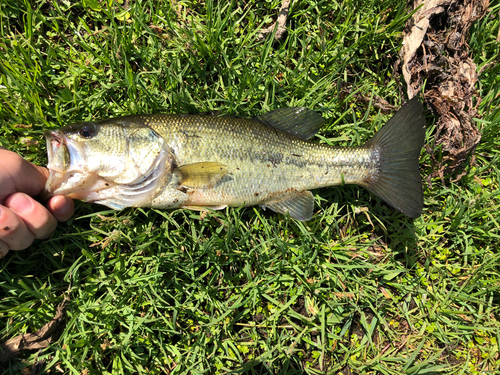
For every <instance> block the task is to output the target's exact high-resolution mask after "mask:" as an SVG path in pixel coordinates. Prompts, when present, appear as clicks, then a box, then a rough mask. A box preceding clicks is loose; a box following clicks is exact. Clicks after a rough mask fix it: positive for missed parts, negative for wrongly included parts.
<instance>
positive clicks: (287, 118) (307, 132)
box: [256, 107, 325, 140]
mask: <svg viewBox="0 0 500 375" xmlns="http://www.w3.org/2000/svg"><path fill="white" fill-rule="evenodd" d="M256 119H257V120H258V121H260V122H262V123H263V124H266V125H269V126H271V127H273V128H275V129H279V130H282V131H284V132H287V133H290V134H293V135H295V136H297V137H299V138H301V139H304V140H307V139H309V138H311V137H313V136H314V135H315V134H316V133H317V132H318V130H319V129H320V128H321V127H322V126H323V123H324V122H325V120H324V119H323V117H321V116H320V115H318V114H317V113H316V112H314V111H311V110H310V109H308V108H304V107H292V108H281V109H276V110H274V111H271V112H267V113H264V114H262V115H258V116H257V117H256Z"/></svg>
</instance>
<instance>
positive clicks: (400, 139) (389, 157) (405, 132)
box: [365, 97, 425, 218]
mask: <svg viewBox="0 0 500 375" xmlns="http://www.w3.org/2000/svg"><path fill="white" fill-rule="evenodd" d="M422 112H423V107H422V103H420V101H419V99H418V98H417V97H415V98H413V99H412V100H410V101H409V102H408V103H406V104H405V105H404V106H403V107H401V109H400V110H399V111H398V112H396V114H395V115H394V116H393V117H392V118H391V119H390V120H389V121H388V122H387V124H385V125H384V126H383V127H382V129H381V130H380V131H379V132H378V133H377V134H375V136H374V137H373V138H372V139H371V140H369V141H368V142H367V143H366V145H365V147H370V148H372V149H373V150H377V151H378V154H379V166H378V170H377V173H376V174H375V175H374V177H373V178H371V179H370V181H367V185H366V187H367V189H368V190H370V191H371V192H372V193H374V194H375V195H377V196H378V197H380V198H382V199H383V200H384V201H386V202H387V203H388V204H390V205H391V206H392V207H394V208H396V209H397V210H399V211H401V212H402V213H404V214H405V215H406V216H409V217H411V218H416V217H419V216H420V215H421V214H422V208H423V204H424V203H423V200H424V198H423V190H422V178H421V176H420V171H419V156H420V151H421V149H422V147H423V145H424V138H425V119H424V116H423V114H422Z"/></svg>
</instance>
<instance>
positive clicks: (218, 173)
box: [174, 161, 228, 189]
mask: <svg viewBox="0 0 500 375" xmlns="http://www.w3.org/2000/svg"><path fill="white" fill-rule="evenodd" d="M174 173H176V174H178V175H180V176H179V177H180V184H181V185H182V186H186V187H191V188H195V189H202V188H208V187H212V186H213V185H215V183H217V182H218V181H219V180H220V179H221V178H222V177H224V176H225V175H227V173H228V170H227V166H226V165H224V164H221V163H216V162H211V161H205V162H201V163H193V164H186V165H183V166H181V167H179V168H177V169H176V170H175V171H174Z"/></svg>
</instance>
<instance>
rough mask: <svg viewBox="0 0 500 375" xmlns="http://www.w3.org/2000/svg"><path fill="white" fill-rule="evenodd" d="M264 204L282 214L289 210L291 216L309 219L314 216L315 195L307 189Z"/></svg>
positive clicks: (303, 219) (298, 218)
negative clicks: (290, 196)
mask: <svg viewBox="0 0 500 375" xmlns="http://www.w3.org/2000/svg"><path fill="white" fill-rule="evenodd" d="M264 206H265V207H266V208H269V209H271V210H273V211H274V212H278V213H280V214H286V213H287V212H288V213H289V214H290V217H292V218H294V219H297V220H300V221H307V220H311V218H312V214H313V208H314V196H313V195H312V193H311V192H310V191H308V190H306V191H303V192H302V193H300V194H298V195H295V196H293V197H292V198H288V199H283V200H280V201H275V202H271V203H266V204H265V205H264Z"/></svg>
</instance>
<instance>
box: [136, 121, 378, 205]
mask: <svg viewBox="0 0 500 375" xmlns="http://www.w3.org/2000/svg"><path fill="white" fill-rule="evenodd" d="M130 121H132V122H137V123H141V122H143V123H144V124H146V125H147V126H149V127H151V128H152V129H154V130H155V131H156V132H158V134H160V135H161V136H162V137H163V138H164V139H165V140H166V142H167V144H168V145H169V146H170V147H171V149H172V150H173V154H174V159H175V160H176V161H177V163H178V164H179V165H185V164H191V163H198V162H204V161H210V162H219V163H222V164H225V165H227V166H228V170H229V176H228V177H227V178H225V179H223V180H222V181H221V182H220V183H219V184H218V185H217V186H215V187H212V188H209V189H199V190H198V191H197V192H195V193H193V194H192V195H191V198H190V199H189V201H188V202H187V203H186V204H188V205H194V206H197V205H213V206H219V205H228V206H234V207H237V206H242V205H247V206H250V205H255V204H262V203H265V202H266V201H268V200H269V199H273V198H274V197H275V196H279V197H280V198H281V199H282V198H283V196H285V195H287V194H288V195H290V196H293V195H296V194H297V192H300V191H304V190H310V189H316V188H320V187H325V186H331V185H340V184H342V180H343V181H344V183H345V184H359V185H363V184H364V182H363V181H364V180H366V179H367V178H369V177H370V176H372V175H373V174H374V173H376V172H377V170H376V168H375V167H376V163H377V161H376V156H375V155H374V153H375V152H374V150H372V149H366V148H362V147H354V148H339V147H332V146H326V145H318V144H315V143H311V142H307V141H304V140H301V139H299V138H297V137H295V136H293V135H291V134H289V133H286V132H284V131H281V130H278V129H273V128H270V127H268V126H265V125H264V124H262V123H260V122H258V121H256V120H248V119H238V118H231V117H218V116H213V115H205V116H198V115H188V116H186V115H152V116H137V117H133V118H130ZM291 186H293V191H291V192H289V193H287V191H288V190H290V187H291Z"/></svg>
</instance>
